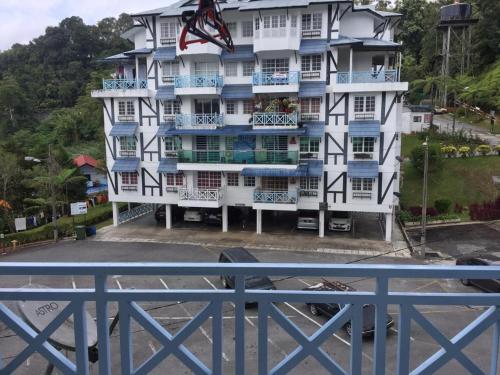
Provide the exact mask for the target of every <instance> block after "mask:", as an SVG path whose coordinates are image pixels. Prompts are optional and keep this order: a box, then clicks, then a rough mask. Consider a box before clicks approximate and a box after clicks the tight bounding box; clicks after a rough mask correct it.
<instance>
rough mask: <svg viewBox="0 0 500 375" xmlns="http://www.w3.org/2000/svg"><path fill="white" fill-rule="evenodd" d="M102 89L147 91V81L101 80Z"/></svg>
mask: <svg viewBox="0 0 500 375" xmlns="http://www.w3.org/2000/svg"><path fill="white" fill-rule="evenodd" d="M102 88H103V89H104V90H135V89H147V88H148V81H147V80H135V79H103V80H102Z"/></svg>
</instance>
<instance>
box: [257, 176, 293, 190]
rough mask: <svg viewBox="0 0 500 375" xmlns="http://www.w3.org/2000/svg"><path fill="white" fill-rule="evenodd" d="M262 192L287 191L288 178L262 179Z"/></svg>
mask: <svg viewBox="0 0 500 375" xmlns="http://www.w3.org/2000/svg"><path fill="white" fill-rule="evenodd" d="M262 190H264V191H288V177H262Z"/></svg>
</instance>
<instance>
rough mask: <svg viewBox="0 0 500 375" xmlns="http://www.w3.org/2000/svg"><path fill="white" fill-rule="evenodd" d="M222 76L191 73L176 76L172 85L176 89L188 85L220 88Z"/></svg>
mask: <svg viewBox="0 0 500 375" xmlns="http://www.w3.org/2000/svg"><path fill="white" fill-rule="evenodd" d="M223 85H224V78H223V77H222V76H220V75H218V74H193V75H189V76H176V77H175V80H174V86H175V88H177V89H182V88H190V87H199V88H202V87H215V88H221V87H222V86H223Z"/></svg>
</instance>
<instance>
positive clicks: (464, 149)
mask: <svg viewBox="0 0 500 375" xmlns="http://www.w3.org/2000/svg"><path fill="white" fill-rule="evenodd" d="M458 153H459V154H460V156H462V157H463V158H466V157H467V156H469V155H470V147H469V146H461V147H459V149H458Z"/></svg>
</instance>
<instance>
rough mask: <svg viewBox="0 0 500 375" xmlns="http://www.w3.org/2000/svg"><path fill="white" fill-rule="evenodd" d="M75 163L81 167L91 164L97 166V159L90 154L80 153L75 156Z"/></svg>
mask: <svg viewBox="0 0 500 375" xmlns="http://www.w3.org/2000/svg"><path fill="white" fill-rule="evenodd" d="M73 164H75V165H76V166H77V167H78V168H81V167H83V166H85V165H89V166H91V167H93V168H96V167H97V160H95V159H94V158H93V157H92V156H89V155H79V156H77V157H75V158H73Z"/></svg>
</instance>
